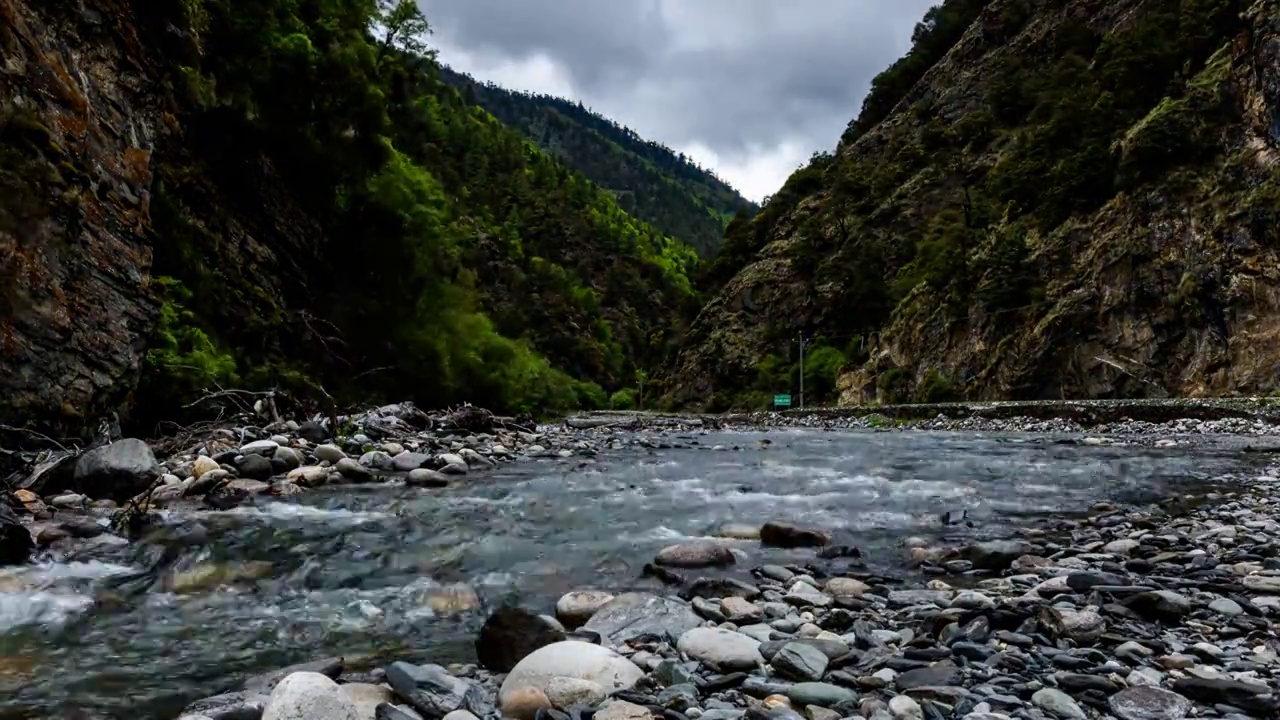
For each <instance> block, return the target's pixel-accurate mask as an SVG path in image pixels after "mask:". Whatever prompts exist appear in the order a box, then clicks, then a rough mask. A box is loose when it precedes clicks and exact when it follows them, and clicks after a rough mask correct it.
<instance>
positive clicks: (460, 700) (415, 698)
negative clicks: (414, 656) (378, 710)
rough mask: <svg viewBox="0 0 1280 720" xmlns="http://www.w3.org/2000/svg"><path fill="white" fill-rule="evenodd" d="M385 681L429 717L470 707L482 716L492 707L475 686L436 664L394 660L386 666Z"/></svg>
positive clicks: (441, 715) (440, 715)
mask: <svg viewBox="0 0 1280 720" xmlns="http://www.w3.org/2000/svg"><path fill="white" fill-rule="evenodd" d="M387 682H388V683H389V684H390V685H391V688H392V689H393V690H395V691H396V694H397V695H399V696H400V697H402V698H404V699H405V700H406V701H407V702H408V703H409V704H410V705H412V706H413V708H414V709H415V710H417V711H419V712H421V713H423V714H424V715H426V716H427V717H429V718H440V717H444V716H445V715H448V714H449V713H451V712H453V711H454V710H469V711H471V712H473V713H475V714H476V715H477V716H478V717H482V718H483V717H488V715H489V713H490V712H491V711H492V706H491V704H490V703H489V702H488V701H486V700H485V698H484V694H483V692H482V691H481V690H480V688H479V687H478V686H476V685H472V684H471V683H469V682H467V681H466V680H462V679H461V678H456V677H454V676H452V675H450V674H449V671H447V670H445V669H444V668H442V667H440V666H439V665H411V664H409V663H406V662H395V663H392V664H391V665H390V666H388V667H387Z"/></svg>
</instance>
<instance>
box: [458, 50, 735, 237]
mask: <svg viewBox="0 0 1280 720" xmlns="http://www.w3.org/2000/svg"><path fill="white" fill-rule="evenodd" d="M441 77H442V79H443V80H444V81H445V82H447V83H449V84H451V85H453V86H454V87H456V88H458V89H459V90H460V91H461V92H462V94H463V96H464V97H466V98H468V99H469V100H471V101H472V102H474V103H475V104H477V105H479V106H480V107H483V108H484V109H485V110H488V111H489V112H490V113H492V114H493V115H494V116H495V117H496V118H498V120H500V121H502V122H503V123H504V124H506V125H507V126H508V127H511V128H513V129H515V130H517V131H519V132H521V133H523V134H524V135H525V136H527V137H528V138H529V139H531V140H533V141H534V142H535V143H537V145H538V146H539V147H541V148H543V149H544V150H546V151H548V152H551V153H552V154H554V155H556V156H558V157H560V158H561V159H562V160H563V161H564V162H565V163H567V164H568V165H569V166H570V167H572V168H573V169H575V170H577V171H578V172H581V173H582V174H583V175H585V176H587V177H588V178H589V179H590V180H591V181H592V182H594V183H595V184H596V185H599V186H600V187H602V188H604V189H605V190H608V191H609V192H611V193H613V195H614V196H615V197H616V198H617V201H618V205H620V206H621V207H622V209H623V210H625V211H626V212H627V213H629V214H631V215H634V216H635V217H637V218H639V219H641V220H645V221H647V222H648V223H650V224H651V225H653V226H654V227H655V228H657V229H658V230H660V231H662V232H663V233H665V234H667V235H671V236H672V237H675V238H678V239H680V240H683V241H684V242H686V243H688V244H689V245H690V246H692V247H693V248H694V249H695V250H697V251H698V253H699V254H700V255H702V256H704V257H706V256H708V255H711V254H714V253H715V252H716V251H717V250H718V249H719V248H720V244H721V242H722V240H723V238H724V229H725V225H726V224H727V223H728V222H729V221H730V220H732V219H733V217H734V216H735V215H737V214H738V213H739V211H745V212H746V213H748V214H750V213H754V212H755V209H756V206H755V204H754V203H752V202H750V201H749V200H747V199H745V198H743V197H742V196H741V195H739V194H738V192H737V191H736V190H734V189H733V188H732V187H729V185H728V184H727V183H725V182H724V181H723V180H721V179H720V178H718V177H716V176H715V174H714V173H712V172H711V171H710V170H704V169H703V168H700V167H698V166H697V164H695V163H694V162H693V160H692V159H690V158H688V157H685V155H684V154H683V153H677V152H674V151H673V150H671V149H670V148H668V147H666V146H664V145H661V144H659V143H656V142H653V141H651V140H645V139H644V138H642V137H640V136H639V135H637V134H636V133H635V131H633V130H631V129H630V128H626V127H623V126H621V125H618V124H617V123H615V122H613V121H612V120H610V119H608V118H605V117H601V116H600V115H598V114H596V113H594V112H592V111H590V110H588V109H587V108H585V107H583V106H582V104H581V103H575V102H570V101H568V100H565V99H563V98H557V97H551V96H548V95H534V94H530V93H522V92H514V91H511V90H507V89H505V88H501V87H498V86H497V85H494V84H492V83H481V82H479V81H477V80H475V79H474V78H472V77H471V76H469V75H464V74H460V73H457V72H454V71H452V70H450V69H448V68H441Z"/></svg>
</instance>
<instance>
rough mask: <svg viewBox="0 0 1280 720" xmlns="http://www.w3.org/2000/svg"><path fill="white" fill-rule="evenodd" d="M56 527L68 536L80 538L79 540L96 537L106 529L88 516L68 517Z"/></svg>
mask: <svg viewBox="0 0 1280 720" xmlns="http://www.w3.org/2000/svg"><path fill="white" fill-rule="evenodd" d="M58 529H59V530H61V531H63V532H65V533H66V534H67V535H69V536H70V537H73V538H80V539H81V540H84V539H88V538H95V537H98V536H99V535H101V534H102V533H104V532H106V531H107V529H106V528H104V527H102V526H101V525H99V524H98V523H97V522H96V521H94V519H93V518H88V517H79V518H69V519H67V520H66V521H64V522H60V523H58Z"/></svg>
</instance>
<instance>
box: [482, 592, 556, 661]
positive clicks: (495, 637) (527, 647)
mask: <svg viewBox="0 0 1280 720" xmlns="http://www.w3.org/2000/svg"><path fill="white" fill-rule="evenodd" d="M564 639H565V635H564V631H563V630H560V629H559V628H557V627H555V626H553V625H552V624H551V623H550V622H548V621H547V620H546V619H545V618H543V617H541V616H539V615H535V614H533V613H531V612H529V611H528V610H524V609H523V608H518V607H502V608H498V609H497V610H495V611H494V612H493V614H492V615H490V616H489V619H488V620H485V622H484V626H483V627H481V628H480V635H479V637H477V638H476V657H477V658H478V659H479V660H480V664H481V665H482V666H484V667H485V668H486V669H488V670H492V671H494V672H503V673H505V672H511V668H513V667H515V666H516V663H518V662H520V661H521V660H523V659H524V658H525V656H527V655H528V654H529V653H532V652H533V651H534V650H537V649H538V648H540V647H542V646H543V645H550V644H551V643H557V642H560V641H561V640H564Z"/></svg>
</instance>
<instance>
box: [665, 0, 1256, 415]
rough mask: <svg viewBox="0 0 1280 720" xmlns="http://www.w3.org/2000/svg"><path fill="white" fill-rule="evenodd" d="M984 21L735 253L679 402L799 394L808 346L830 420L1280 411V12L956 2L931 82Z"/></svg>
mask: <svg viewBox="0 0 1280 720" xmlns="http://www.w3.org/2000/svg"><path fill="white" fill-rule="evenodd" d="M962 6H963V7H962ZM965 12H972V13H974V15H975V17H974V18H973V20H972V22H967V20H968V18H965V20H966V24H965V26H964V27H965V28H967V29H965V30H964V31H963V32H962V33H958V35H957V37H956V38H955V39H954V42H952V41H951V40H950V39H948V40H947V42H948V45H947V46H946V47H944V48H942V50H941V51H939V52H937V54H936V57H931V58H930V63H929V65H928V67H927V69H926V70H925V71H923V72H921V73H920V74H919V77H918V79H916V78H914V77H913V78H912V80H913V81H912V82H910V83H909V84H907V85H906V86H905V87H904V88H903V89H902V90H901V91H899V92H898V94H896V95H893V96H891V97H888V98H886V97H885V94H884V93H880V95H877V96H876V97H874V98H873V99H874V100H875V101H876V102H875V103H872V102H870V101H869V102H868V104H867V106H866V107H865V108H864V112H863V117H862V118H860V119H859V120H858V121H855V122H854V123H853V124H851V127H850V131H849V133H846V136H845V138H844V139H843V140H842V142H841V144H840V146H839V147H838V148H837V150H836V152H835V153H834V154H830V155H823V156H819V157H816V158H815V159H814V161H813V162H812V163H811V164H810V165H809V166H808V167H806V168H804V169H802V170H800V171H799V172H797V173H796V175H795V176H793V177H792V178H791V179H790V180H789V181H788V183H787V186H786V187H785V188H784V189H783V190H782V191H781V192H780V193H778V195H777V196H776V197H775V198H774V199H773V200H772V201H771V202H770V203H769V204H768V205H767V206H766V207H765V208H764V209H763V210H762V212H761V214H760V215H759V216H758V217H757V218H756V219H755V220H754V221H753V223H752V224H751V225H750V226H747V227H743V228H739V229H738V233H739V236H738V237H736V238H735V237H734V235H733V232H732V229H731V234H730V237H729V239H728V241H727V245H726V254H728V255H733V254H734V253H735V252H736V253H737V255H738V257H739V258H740V261H739V262H740V267H739V268H738V269H737V272H736V274H734V275H732V278H731V279H730V280H728V281H727V282H726V283H725V284H724V286H723V288H722V289H721V290H720V292H719V294H718V296H717V297H716V298H715V299H713V300H712V301H711V302H710V303H708V305H707V306H706V307H705V308H704V310H703V311H702V313H701V314H700V316H699V317H698V319H697V321H696V322H695V323H694V325H693V328H692V329H691V332H690V341H689V343H688V345H687V347H686V349H685V351H684V352H683V353H682V355H681V357H680V359H679V361H678V363H677V365H676V368H675V370H674V371H673V378H674V383H675V390H674V391H673V392H672V394H671V395H670V398H669V399H670V400H671V401H672V402H674V403H678V404H701V405H704V406H706V405H710V406H713V407H714V406H721V407H723V406H728V405H732V404H738V405H743V404H747V405H750V404H758V403H759V402H761V397H762V396H763V395H764V394H766V393H772V392H774V391H785V390H786V389H787V387H788V386H789V385H790V384H791V383H792V382H794V374H791V375H788V374H787V373H786V372H778V368H779V367H782V368H784V369H787V368H791V367H792V366H793V364H794V361H795V359H796V358H795V354H794V351H792V353H791V355H790V356H788V354H787V347H788V343H789V342H792V341H793V340H794V339H795V337H796V336H797V335H799V334H804V335H806V336H809V337H812V338H813V339H814V340H813V346H811V348H818V349H826V350H827V351H828V354H829V355H831V356H834V355H837V354H838V356H839V357H840V361H839V362H831V361H830V360H828V362H827V363H826V366H825V367H826V368H827V369H828V372H829V374H830V375H832V377H829V378H826V380H827V384H826V387H825V388H824V389H825V390H826V392H827V393H828V394H827V397H825V398H816V397H815V398H811V401H812V400H827V401H834V400H836V396H837V394H838V396H839V400H840V401H841V402H843V403H865V402H875V401H881V402H886V401H904V400H946V399H953V398H960V397H965V398H974V399H1038V398H1058V397H1068V398H1093V397H1129V398H1133V397H1163V396H1169V395H1182V396H1205V395H1232V394H1237V393H1258V392H1262V393H1268V392H1271V391H1274V390H1276V389H1277V383H1280V291H1277V289H1276V287H1277V281H1280V257H1278V256H1277V248H1278V247H1280V25H1278V24H1277V23H1276V18H1277V17H1280V2H1276V1H1275V0H1249V1H1248V2H1232V1H1229V0H1182V1H1181V2H1151V1H1145V0H1121V1H1119V2H1114V1H1106V2H1104V1H1102V0H1058V1H1049V0H1045V1H1042V2H1032V1H1029V0H1027V1H1023V0H992V1H991V2H985V3H977V4H975V3H972V2H968V3H966V2H960V1H959V0H950V1H949V2H947V3H944V4H943V6H942V8H941V9H940V14H939V13H937V12H935V13H933V14H932V15H931V18H930V19H929V20H928V21H927V22H926V23H925V24H922V27H921V28H918V29H917V38H916V42H917V47H916V49H915V50H913V54H915V59H916V60H917V61H918V60H919V58H920V57H921V56H922V54H923V52H924V51H923V50H921V48H922V47H923V46H924V45H925V44H927V43H928V42H929V40H930V36H931V33H932V35H933V37H934V40H936V38H937V35H938V34H939V33H940V32H941V30H940V29H939V28H941V27H942V26H943V25H944V24H945V23H944V22H942V20H946V19H947V18H948V17H950V18H951V19H952V20H954V19H955V18H956V17H960V16H961V15H962V13H965ZM937 44H938V43H937V42H934V45H935V46H936V45H937ZM908 59H910V58H908ZM917 64H918V63H917ZM906 65H910V63H900V65H899V66H895V68H894V69H892V71H893V72H894V73H896V74H895V75H894V76H893V77H890V78H888V80H899V79H900V78H901V77H902V73H901V72H900V71H901V67H900V66H906ZM877 85H878V87H877V92H879V90H880V86H881V85H883V86H885V87H888V86H891V85H892V83H891V82H884V83H880V81H879V80H878V82H877ZM873 94H874V93H873ZM886 100H888V102H886ZM873 105H874V107H873ZM880 107H892V110H891V111H887V112H886V113H885V114H884V117H883V119H878V120H877V119H876V118H875V117H872V118H871V121H868V120H867V119H866V118H867V117H869V116H870V115H871V113H872V111H873V110H875V109H876V108H880ZM735 248H736V250H735ZM792 347H794V344H792ZM811 351H812V349H811ZM806 374H808V373H806ZM810 381H811V382H819V383H820V382H821V381H822V378H816V379H812V378H811V380H810ZM837 385H838V391H837V389H836V386H837Z"/></svg>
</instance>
